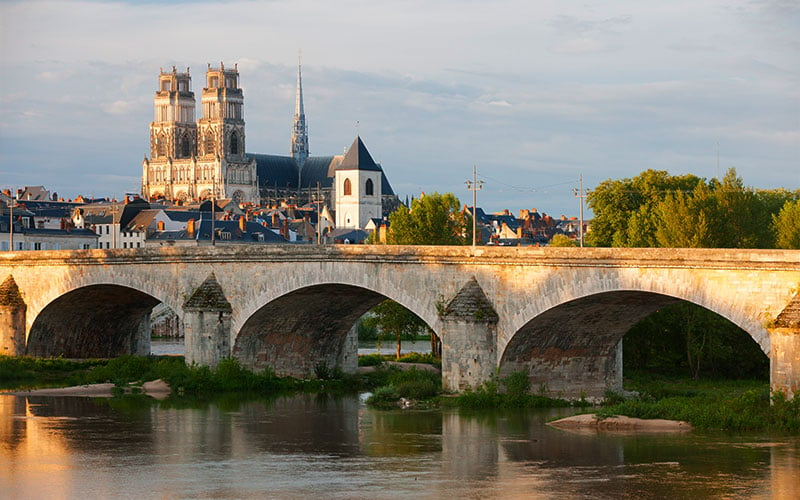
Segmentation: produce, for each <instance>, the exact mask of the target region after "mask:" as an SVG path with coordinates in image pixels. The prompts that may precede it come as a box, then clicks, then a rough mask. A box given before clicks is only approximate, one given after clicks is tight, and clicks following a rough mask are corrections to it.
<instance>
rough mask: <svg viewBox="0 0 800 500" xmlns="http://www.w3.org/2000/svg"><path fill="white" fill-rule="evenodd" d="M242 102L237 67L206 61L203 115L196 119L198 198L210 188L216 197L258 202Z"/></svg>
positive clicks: (254, 165) (253, 164)
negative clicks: (247, 150)
mask: <svg viewBox="0 0 800 500" xmlns="http://www.w3.org/2000/svg"><path fill="white" fill-rule="evenodd" d="M243 105H244V95H243V93H242V89H241V88H240V87H239V70H238V67H237V66H234V68H233V69H232V70H231V69H227V70H226V69H225V66H224V64H222V63H220V65H219V68H212V67H211V65H210V64H209V65H208V71H206V86H205V87H204V88H203V97H202V106H203V116H202V118H200V120H198V122H197V137H198V147H197V150H198V151H197V152H198V167H199V168H200V175H199V176H198V192H197V194H196V197H198V198H205V197H208V195H209V194H210V192H211V190H214V191H215V197H218V198H219V197H222V198H232V199H234V200H236V201H246V202H258V199H259V198H258V186H257V184H256V163H255V160H250V159H248V158H247V156H246V155H245V134H244V114H243ZM209 168H210V170H211V171H210V172H209V173H208V174H206V175H204V173H205V171H206V170H208V169H209ZM201 183H202V186H200V185H199V184H201Z"/></svg>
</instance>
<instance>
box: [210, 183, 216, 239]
mask: <svg viewBox="0 0 800 500" xmlns="http://www.w3.org/2000/svg"><path fill="white" fill-rule="evenodd" d="M216 204H217V172H216V168H215V169H214V175H212V176H211V245H212V246H213V245H216V242H215V241H214V218H215V217H216V215H215V210H214V208H215V207H214V206H215V205H216Z"/></svg>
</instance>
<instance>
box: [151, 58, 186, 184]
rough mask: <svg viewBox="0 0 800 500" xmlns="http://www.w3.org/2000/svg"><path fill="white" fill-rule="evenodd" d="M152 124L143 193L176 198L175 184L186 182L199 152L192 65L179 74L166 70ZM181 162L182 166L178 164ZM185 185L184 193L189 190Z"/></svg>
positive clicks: (159, 87) (157, 91)
mask: <svg viewBox="0 0 800 500" xmlns="http://www.w3.org/2000/svg"><path fill="white" fill-rule="evenodd" d="M153 107H154V117H153V121H152V122H151V123H150V158H149V159H148V158H146V157H145V159H144V161H143V162H142V196H144V198H145V199H149V198H151V197H167V198H174V197H175V196H174V194H175V191H176V188H178V189H179V186H176V185H175V183H176V182H177V181H178V180H179V178H180V181H181V182H182V181H183V177H184V175H183V174H184V171H185V170H187V168H186V166H187V164H190V163H192V162H193V160H192V158H193V157H194V156H195V154H196V152H197V124H196V123H195V118H194V110H195V99H194V92H192V78H191V76H190V75H189V68H186V72H185V73H179V72H178V71H177V70H176V69H175V66H173V67H172V71H171V72H165V71H164V70H163V69H162V70H161V72H160V73H159V75H158V88H157V89H156V94H155V98H154V99H153ZM178 165H180V166H178ZM185 190H186V189H185V188H184V189H183V191H182V192H185Z"/></svg>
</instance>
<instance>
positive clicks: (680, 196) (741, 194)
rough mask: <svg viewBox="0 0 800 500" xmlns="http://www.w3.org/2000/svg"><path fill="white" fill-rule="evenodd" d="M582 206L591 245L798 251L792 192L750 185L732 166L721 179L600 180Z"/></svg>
mask: <svg viewBox="0 0 800 500" xmlns="http://www.w3.org/2000/svg"><path fill="white" fill-rule="evenodd" d="M588 203H589V206H590V207H591V208H592V210H593V212H594V219H593V220H592V226H591V231H589V233H588V234H587V238H586V241H587V243H588V244H589V245H591V246H599V247H667V248H800V190H795V191H788V190H785V189H773V190H755V189H753V188H750V187H746V186H745V185H744V183H743V182H742V179H741V177H739V176H737V174H736V170H735V169H730V170H728V172H727V173H726V174H725V177H724V178H723V179H722V180H718V179H711V180H706V179H703V178H700V177H697V176H695V175H691V174H687V175H679V176H673V175H669V173H668V172H666V171H661V170H647V171H645V172H642V173H641V174H639V175H638V176H636V177H634V178H632V179H619V180H611V179H609V180H606V181H604V182H602V183H601V184H600V185H598V186H597V188H595V189H594V190H593V191H592V192H591V193H590V194H589V197H588Z"/></svg>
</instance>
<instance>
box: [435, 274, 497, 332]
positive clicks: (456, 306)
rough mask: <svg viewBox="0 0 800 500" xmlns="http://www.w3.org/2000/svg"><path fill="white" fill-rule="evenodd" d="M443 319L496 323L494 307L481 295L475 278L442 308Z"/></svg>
mask: <svg viewBox="0 0 800 500" xmlns="http://www.w3.org/2000/svg"><path fill="white" fill-rule="evenodd" d="M442 316H443V317H445V318H449V319H455V320H466V321H469V322H487V323H496V322H497V320H498V317H497V313H496V312H495V310H494V306H492V303H491V302H490V301H489V298H488V297H486V294H485V293H483V289H482V288H481V285H480V284H479V283H478V280H477V279H475V276H473V277H471V278H470V279H469V281H467V283H466V284H465V285H464V286H463V287H462V288H461V290H459V291H458V293H457V294H456V296H455V297H453V300H451V301H450V303H449V304H447V306H446V307H445V308H444V311H443V314H442Z"/></svg>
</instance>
